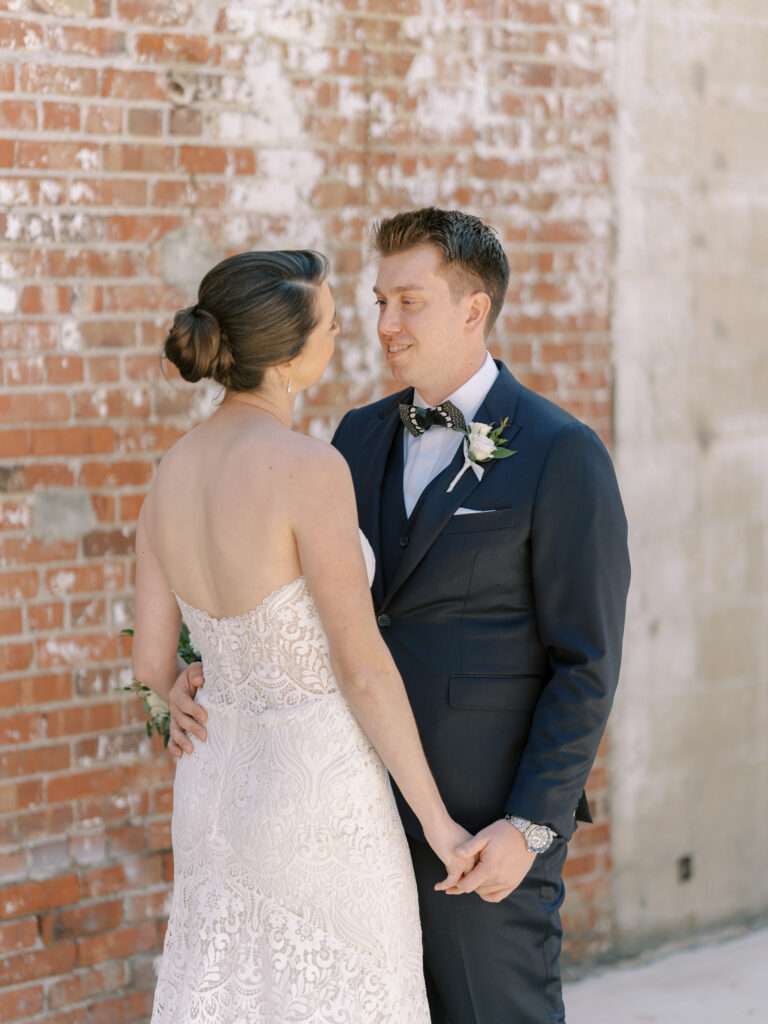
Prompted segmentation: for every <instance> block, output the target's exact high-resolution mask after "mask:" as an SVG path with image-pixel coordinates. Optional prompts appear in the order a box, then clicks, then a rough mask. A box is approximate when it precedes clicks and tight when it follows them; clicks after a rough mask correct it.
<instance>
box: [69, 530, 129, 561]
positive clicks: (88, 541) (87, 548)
mask: <svg viewBox="0 0 768 1024" xmlns="http://www.w3.org/2000/svg"><path fill="white" fill-rule="evenodd" d="M82 543H83V555H84V556H85V557H86V558H103V557H104V555H131V554H133V551H134V548H135V545H136V537H135V533H134V531H133V530H132V529H128V528H126V527H119V528H118V529H115V530H92V531H91V532H90V533H87V534H85V536H84V537H83V541H82Z"/></svg>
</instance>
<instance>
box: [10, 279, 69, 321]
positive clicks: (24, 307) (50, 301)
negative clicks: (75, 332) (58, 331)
mask: <svg viewBox="0 0 768 1024" xmlns="http://www.w3.org/2000/svg"><path fill="white" fill-rule="evenodd" d="M71 308H72V290H71V289H70V288H68V287H66V286H62V285H36V284H30V285H26V286H25V287H23V288H22V290H21V295H20V298H19V309H20V310H21V312H22V313H26V314H40V313H42V314H46V315H47V314H52V313H53V314H55V313H68V312H69V311H70V309H71Z"/></svg>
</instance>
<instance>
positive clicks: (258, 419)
mask: <svg viewBox="0 0 768 1024" xmlns="http://www.w3.org/2000/svg"><path fill="white" fill-rule="evenodd" d="M320 447H322V448H325V447H326V446H325V445H322V442H319V441H316V440H314V439H313V438H308V437H306V436H305V435H302V434H296V433H294V432H292V431H290V430H288V429H287V428H286V427H285V426H284V425H283V424H281V423H280V422H279V421H278V420H276V419H275V418H274V417H273V416H270V415H269V414H268V413H265V412H262V411H257V410H254V409H252V408H248V407H247V406H244V405H236V404H235V403H227V404H225V405H224V406H222V407H221V408H220V409H219V410H218V411H217V412H216V413H215V414H214V415H213V416H212V417H211V418H210V419H209V420H207V421H206V422H204V423H202V424H201V425H200V426H198V427H196V428H195V429H193V430H192V431H190V433H189V434H186V435H185V436H184V437H183V438H182V439H181V440H180V441H178V442H177V443H176V444H175V445H174V446H173V448H171V449H170V451H169V452H168V453H167V454H166V456H165V457H164V458H163V460H162V462H161V464H160V468H159V470H158V473H157V477H156V479H155V483H154V485H153V487H152V490H151V492H150V494H149V495H148V497H147V501H146V507H145V524H146V529H147V535H148V539H149V541H150V543H151V544H152V547H153V549H154V551H155V554H156V555H157V558H158V560H159V562H160V564H161V565H162V568H163V570H164V572H165V575H166V578H167V580H168V585H169V587H170V589H171V590H173V591H174V592H175V593H176V594H178V595H179V596H180V597H181V598H183V600H184V601H186V602H187V603H188V604H191V605H193V606H194V607H196V608H201V609H204V610H205V611H207V612H209V613H210V614H211V615H213V616H214V617H216V618H222V617H229V616H234V615H239V614H241V613H242V612H245V611H248V610H250V609H252V608H254V607H256V606H257V605H258V604H260V603H261V601H262V600H263V599H264V598H265V597H267V596H268V595H269V594H271V593H272V592H273V591H275V590H277V589H278V588H279V587H281V586H283V585H284V584H285V583H287V582H289V581H290V580H293V579H295V578H296V577H297V576H299V575H301V573H302V568H301V563H300V561H299V554H298V551H297V545H296V539H295V532H294V529H295V525H296V523H297V520H298V517H299V515H300V509H299V508H298V507H297V502H298V501H299V500H300V496H301V495H300V475H301V470H300V466H301V463H302V462H303V461H304V460H305V459H308V458H312V455H313V453H316V450H317V449H318V448H320Z"/></svg>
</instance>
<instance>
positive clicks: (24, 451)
mask: <svg viewBox="0 0 768 1024" xmlns="http://www.w3.org/2000/svg"><path fill="white" fill-rule="evenodd" d="M30 450H31V435H30V432H29V431H28V430H0V458H3V459H13V458H18V457H19V456H21V455H29V453H30Z"/></svg>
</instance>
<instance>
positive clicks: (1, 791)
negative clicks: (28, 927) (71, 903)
mask: <svg viewBox="0 0 768 1024" xmlns="http://www.w3.org/2000/svg"><path fill="white" fill-rule="evenodd" d="M42 799H43V783H42V782H41V781H40V779H26V780H24V781H23V782H6V783H0V814H10V813H15V812H16V811H23V810H24V809H25V808H27V807H32V806H33V805H34V804H39V803H40V802H41V801H42ZM1 916H2V908H1V907H0V917H1ZM8 916H9V917H13V916H14V915H12V914H9V915H8Z"/></svg>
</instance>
